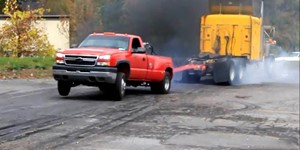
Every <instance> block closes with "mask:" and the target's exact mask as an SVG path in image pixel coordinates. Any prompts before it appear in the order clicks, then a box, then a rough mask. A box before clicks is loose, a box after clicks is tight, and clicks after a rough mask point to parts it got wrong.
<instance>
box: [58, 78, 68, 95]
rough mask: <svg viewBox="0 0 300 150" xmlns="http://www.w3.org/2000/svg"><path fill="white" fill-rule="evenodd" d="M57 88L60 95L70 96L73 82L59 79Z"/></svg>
mask: <svg viewBox="0 0 300 150" xmlns="http://www.w3.org/2000/svg"><path fill="white" fill-rule="evenodd" d="M57 90H58V93H59V95H61V96H68V95H69V93H70V91H71V84H70V83H69V82H65V81H58V82H57Z"/></svg>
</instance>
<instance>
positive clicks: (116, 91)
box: [110, 72, 126, 101]
mask: <svg viewBox="0 0 300 150" xmlns="http://www.w3.org/2000/svg"><path fill="white" fill-rule="evenodd" d="M125 91H126V75H125V73H123V72H119V73H118V74H117V79H116V83H115V85H114V88H113V91H111V93H110V94H112V96H113V99H114V100H117V101H120V100H122V99H123V97H124V96H125Z"/></svg>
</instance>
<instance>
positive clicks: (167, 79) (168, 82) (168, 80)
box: [164, 77, 170, 91]
mask: <svg viewBox="0 0 300 150" xmlns="http://www.w3.org/2000/svg"><path fill="white" fill-rule="evenodd" d="M164 87H165V90H166V91H167V90H169V88H170V79H169V77H166V79H165V86H164Z"/></svg>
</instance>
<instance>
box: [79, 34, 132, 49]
mask: <svg viewBox="0 0 300 150" xmlns="http://www.w3.org/2000/svg"><path fill="white" fill-rule="evenodd" d="M128 45H129V38H128V37H122V36H104V35H91V36H88V37H87V38H86V39H84V40H83V41H82V42H81V44H80V45H79V47H102V48H116V49H119V50H128Z"/></svg>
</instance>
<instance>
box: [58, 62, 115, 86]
mask: <svg viewBox="0 0 300 150" xmlns="http://www.w3.org/2000/svg"><path fill="white" fill-rule="evenodd" d="M52 69H53V77H54V79H55V80H63V81H74V82H100V83H115V81H116V78H117V68H114V67H75V66H66V65H54V66H53V67H52Z"/></svg>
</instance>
